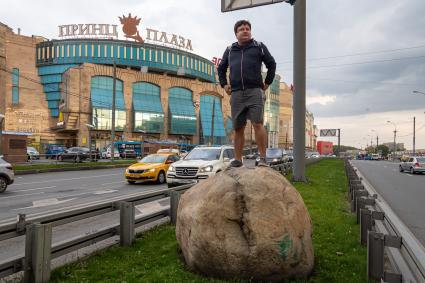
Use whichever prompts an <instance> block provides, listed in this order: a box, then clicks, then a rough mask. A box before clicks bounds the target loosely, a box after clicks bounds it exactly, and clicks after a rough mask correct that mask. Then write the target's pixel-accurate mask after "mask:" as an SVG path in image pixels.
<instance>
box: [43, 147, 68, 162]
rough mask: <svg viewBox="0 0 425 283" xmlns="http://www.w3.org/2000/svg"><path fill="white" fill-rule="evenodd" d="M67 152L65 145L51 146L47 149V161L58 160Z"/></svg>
mask: <svg viewBox="0 0 425 283" xmlns="http://www.w3.org/2000/svg"><path fill="white" fill-rule="evenodd" d="M65 150H66V147H65V146H63V145H57V144H49V145H47V148H46V159H49V158H52V159H56V158H57V156H58V154H59V153H62V152H64V151H65Z"/></svg>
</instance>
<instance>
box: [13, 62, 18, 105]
mask: <svg viewBox="0 0 425 283" xmlns="http://www.w3.org/2000/svg"><path fill="white" fill-rule="evenodd" d="M12 104H13V105H18V104H19V69H18V68H13V70H12Z"/></svg>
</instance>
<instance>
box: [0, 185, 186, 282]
mask: <svg viewBox="0 0 425 283" xmlns="http://www.w3.org/2000/svg"><path fill="white" fill-rule="evenodd" d="M191 186H193V184H187V185H183V186H179V187H175V188H172V189H161V190H158V191H157V192H152V193H148V194H146V193H145V194H143V193H138V194H133V195H131V196H130V197H128V196H126V197H120V198H115V199H114V200H109V201H107V202H99V203H97V204H94V205H91V206H90V207H80V208H79V207H76V208H70V209H68V210H66V211H62V212H60V213H54V214H53V213H52V214H45V215H41V216H35V217H30V218H28V219H26V217H25V215H23V214H20V215H19V217H18V220H17V221H15V222H14V223H6V224H4V225H1V226H0V241H3V240H7V239H11V238H15V237H20V236H24V235H25V236H26V240H25V255H24V256H17V257H14V258H10V259H7V260H6V261H4V262H0V278H3V277H6V276H8V275H11V274H14V273H17V272H20V271H24V273H25V275H24V276H25V278H24V281H25V282H47V281H48V280H49V278H50V262H51V259H54V258H57V257H60V256H62V255H65V254H68V253H70V252H73V251H76V250H79V249H81V248H84V247H87V246H90V245H93V244H95V243H97V242H100V241H103V240H105V239H108V238H110V237H113V236H116V235H120V242H121V245H123V246H128V245H131V243H132V242H133V240H134V236H135V228H136V227H140V226H143V225H146V224H149V223H153V222H155V221H157V220H160V219H162V218H164V217H170V218H171V222H172V223H175V219H176V215H177V205H178V199H179V197H180V193H181V192H184V191H185V190H187V189H188V188H190V187H191ZM169 196H170V197H171V199H170V204H171V206H170V208H169V209H168V208H167V209H163V210H160V211H157V212H155V213H151V214H148V215H143V216H141V217H135V216H134V215H135V212H134V209H135V205H139V204H143V203H147V202H152V201H155V200H159V199H163V198H166V197H169ZM116 210H120V224H116V225H111V226H109V227H104V228H102V229H100V230H98V231H96V232H93V233H90V234H86V235H81V236H78V237H75V238H72V239H67V240H65V241H63V242H60V243H56V244H55V245H53V246H52V243H51V239H52V227H55V226H59V225H63V224H66V223H71V222H74V221H78V220H81V219H85V218H89V217H93V216H97V215H102V214H105V213H109V212H112V211H116Z"/></svg>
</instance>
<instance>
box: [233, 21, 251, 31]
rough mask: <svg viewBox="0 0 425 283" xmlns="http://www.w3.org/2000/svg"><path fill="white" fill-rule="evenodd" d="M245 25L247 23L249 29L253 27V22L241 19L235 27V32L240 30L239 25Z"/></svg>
mask: <svg viewBox="0 0 425 283" xmlns="http://www.w3.org/2000/svg"><path fill="white" fill-rule="evenodd" d="M243 25H247V26H249V29H251V23H250V22H248V21H247V20H240V21H237V22H236V24H235V28H234V30H235V34H236V32H237V31H238V27H240V26H243Z"/></svg>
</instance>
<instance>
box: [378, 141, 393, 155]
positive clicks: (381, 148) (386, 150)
mask: <svg viewBox="0 0 425 283" xmlns="http://www.w3.org/2000/svg"><path fill="white" fill-rule="evenodd" d="M377 149H378V152H380V153H381V155H382V156H383V157H387V155H388V153H389V152H390V149H389V148H388V146H386V145H383V144H381V145H378V147H377Z"/></svg>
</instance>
